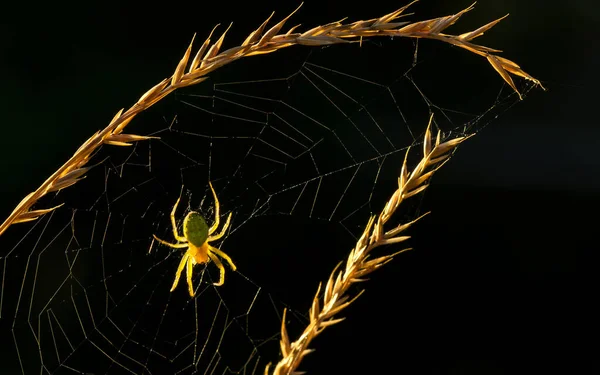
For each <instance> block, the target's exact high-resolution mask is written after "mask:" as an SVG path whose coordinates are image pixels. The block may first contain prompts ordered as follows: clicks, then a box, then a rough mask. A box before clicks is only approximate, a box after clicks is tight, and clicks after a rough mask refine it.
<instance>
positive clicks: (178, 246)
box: [152, 234, 189, 249]
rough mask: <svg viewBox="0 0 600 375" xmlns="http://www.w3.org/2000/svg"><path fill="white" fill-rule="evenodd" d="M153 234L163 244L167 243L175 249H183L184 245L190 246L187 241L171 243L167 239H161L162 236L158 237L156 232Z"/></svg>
mask: <svg viewBox="0 0 600 375" xmlns="http://www.w3.org/2000/svg"><path fill="white" fill-rule="evenodd" d="M152 236H153V237H154V239H155V240H157V241H158V242H160V243H161V244H163V245H167V246H169V247H172V248H175V249H183V248H184V247H188V246H189V245H188V244H187V243H170V242H167V241H165V240H161V239H160V238H158V237H156V234H153V235H152Z"/></svg>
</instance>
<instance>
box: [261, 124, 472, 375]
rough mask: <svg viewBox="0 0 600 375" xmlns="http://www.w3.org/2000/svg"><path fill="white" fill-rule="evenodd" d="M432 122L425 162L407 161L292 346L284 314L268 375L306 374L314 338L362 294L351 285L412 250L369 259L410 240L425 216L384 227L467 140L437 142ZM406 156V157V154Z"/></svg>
mask: <svg viewBox="0 0 600 375" xmlns="http://www.w3.org/2000/svg"><path fill="white" fill-rule="evenodd" d="M432 118H433V115H432V116H431V117H430V119H429V125H428V127H427V131H426V133H425V139H424V142H423V158H422V159H421V161H420V162H419V163H418V164H417V166H416V167H415V168H414V169H413V171H412V172H409V171H408V167H407V164H406V157H405V159H404V163H403V164H402V169H401V172H400V177H399V178H398V188H397V189H396V191H394V193H393V194H392V196H391V197H390V199H389V200H388V202H387V203H386V205H385V207H384V208H383V210H382V211H381V213H379V215H376V216H371V218H370V219H369V221H368V222H367V225H366V227H365V230H364V232H363V234H362V235H361V237H360V238H359V239H358V241H357V242H356V246H355V247H354V249H352V251H350V254H349V255H348V258H347V259H346V262H345V265H344V264H343V262H342V263H340V264H338V265H337V266H336V267H335V268H334V269H333V271H332V272H331V275H330V276H329V279H328V280H327V283H326V285H325V289H324V290H323V293H321V290H322V285H319V287H318V289H317V293H316V294H315V297H314V299H313V302H312V307H311V308H310V310H309V317H310V322H309V324H308V325H307V326H306V328H305V329H304V331H303V332H302V334H301V335H300V337H298V339H296V340H295V341H294V342H290V338H289V336H288V334H287V329H286V319H285V316H286V314H285V311H284V313H283V320H282V322H281V340H280V348H281V356H282V358H281V360H280V361H279V363H277V365H276V366H275V368H274V370H273V372H270V367H271V366H270V364H269V365H268V366H267V367H266V368H265V375H269V374H273V375H293V374H301V373H302V372H296V369H297V368H298V366H299V365H300V363H301V361H302V359H303V358H304V356H306V355H307V354H309V353H311V352H313V349H310V348H309V346H310V343H311V342H312V340H313V339H314V338H315V337H317V336H318V335H319V334H320V333H321V332H323V330H324V329H325V328H327V327H329V326H332V325H334V324H337V323H339V322H341V321H342V320H344V318H339V317H338V316H339V314H340V312H342V310H344V309H345V308H346V307H348V305H350V304H351V303H352V302H354V301H355V300H356V299H357V298H358V297H359V296H360V295H361V294H362V291H361V292H359V293H357V294H356V295H354V296H352V295H350V294H349V293H348V292H349V289H350V287H351V286H352V285H354V284H356V283H360V282H363V281H365V276H367V275H368V274H370V273H371V272H373V271H375V270H376V269H378V268H380V267H381V266H383V265H384V264H386V263H388V262H389V261H391V260H392V259H393V257H394V256H395V255H397V254H400V253H402V252H404V251H407V250H410V248H405V249H402V250H400V251H398V252H396V253H394V254H390V255H383V256H379V257H376V258H373V257H372V256H371V255H372V254H371V251H372V250H373V249H375V248H377V247H379V246H382V245H391V244H396V243H401V242H404V241H406V240H408V239H409V238H410V237H409V236H404V235H402V234H403V233H404V232H405V231H406V229H408V228H409V227H410V226H411V225H412V224H414V223H415V222H417V221H418V220H419V219H421V218H422V217H423V216H425V215H426V214H425V215H422V216H420V217H419V218H417V219H415V220H413V221H411V222H409V223H404V224H400V225H398V226H396V227H395V228H393V229H389V230H386V228H384V227H385V225H386V223H387V222H388V221H389V220H390V218H391V217H392V216H393V214H394V212H396V210H397V209H398V207H399V206H400V205H401V204H402V202H404V200H405V199H407V198H410V197H412V196H414V195H417V194H419V193H421V192H422V191H424V190H425V189H426V188H427V186H428V185H429V181H430V179H431V176H432V175H433V173H435V172H436V171H437V170H438V169H439V168H440V167H441V166H442V165H443V164H444V163H446V162H447V161H448V160H449V158H450V156H451V155H452V153H453V152H454V150H455V149H456V147H457V146H458V145H459V144H460V143H461V142H463V141H464V140H465V139H467V138H468V137H458V138H453V139H450V140H447V141H445V142H443V143H442V142H441V140H440V138H441V135H440V132H438V133H437V137H436V138H435V142H434V141H433V140H432V136H431V120H432ZM406 156H408V151H407V152H406ZM340 268H341V269H340Z"/></svg>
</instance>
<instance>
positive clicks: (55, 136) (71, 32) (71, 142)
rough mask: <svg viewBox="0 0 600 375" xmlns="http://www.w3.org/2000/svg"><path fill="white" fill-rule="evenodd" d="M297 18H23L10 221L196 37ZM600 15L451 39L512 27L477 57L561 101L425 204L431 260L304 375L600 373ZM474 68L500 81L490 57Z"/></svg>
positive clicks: (100, 9)
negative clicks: (514, 68)
mask: <svg viewBox="0 0 600 375" xmlns="http://www.w3.org/2000/svg"><path fill="white" fill-rule="evenodd" d="M402 5H404V4H403V3H402V2H391V1H380V2H368V3H362V4H361V3H359V2H355V3H352V2H345V1H312V0H311V1H307V2H306V3H305V5H304V7H303V8H302V10H301V11H300V12H299V13H298V14H297V15H296V16H295V17H296V20H298V22H302V23H303V24H304V25H306V27H310V26H312V25H317V24H321V23H325V22H329V21H332V20H334V19H340V18H342V17H345V16H348V17H349V18H350V20H355V19H364V18H371V17H376V16H378V15H380V14H383V13H386V12H389V11H391V10H393V9H395V8H397V7H400V6H402ZM468 5H470V3H469V2H468V1H453V2H443V1H433V0H423V1H421V2H420V3H418V4H416V5H415V6H414V7H413V8H412V10H413V11H414V12H415V13H416V15H415V16H414V17H413V18H411V19H426V18H430V17H435V16H440V15H446V14H451V13H455V12H457V11H458V10H460V9H462V8H464V7H466V6H468ZM296 6H297V4H296V3H290V2H285V3H284V2H274V1H271V2H262V3H257V2H247V3H244V4H237V3H231V2H227V1H221V2H215V3H213V4H207V3H206V2H199V1H196V2H162V3H157V4H152V3H149V2H144V3H141V2H139V3H133V2H122V3H110V2H81V3H78V4H72V3H64V4H61V3H55V2H47V3H35V2H34V3H26V2H23V3H19V4H11V5H9V6H8V7H7V8H5V9H4V10H3V13H4V14H3V15H2V18H3V20H2V22H1V23H0V27H1V29H0V38H1V40H0V48H1V49H0V63H1V65H0V71H1V72H2V77H3V84H2V86H3V94H2V102H1V104H0V105H1V106H2V114H3V115H2V117H1V120H0V121H1V127H2V137H1V139H0V160H2V170H3V172H4V173H3V176H4V177H3V178H2V184H1V185H2V187H1V189H2V191H3V193H4V194H3V199H2V202H1V203H0V216H3V217H5V216H7V215H8V214H9V213H10V211H11V210H12V209H13V208H14V206H15V205H16V204H17V203H18V202H19V201H20V199H22V197H23V196H25V195H26V194H27V193H28V192H30V191H32V190H34V189H35V188H36V187H37V186H39V184H40V183H41V182H42V181H43V179H45V178H46V176H48V175H50V174H51V173H52V172H53V171H54V170H55V169H56V168H57V167H58V166H59V165H61V164H62V163H63V162H64V161H65V160H66V159H67V158H68V157H69V156H70V155H71V154H72V153H73V152H74V150H76V149H77V147H79V145H80V144H81V143H82V142H83V141H84V140H85V139H87V138H88V137H89V136H90V135H91V134H92V133H93V132H94V131H96V130H98V129H101V128H103V127H104V126H105V125H106V124H107V123H108V121H109V120H110V119H111V118H112V116H113V115H114V113H115V112H116V110H118V109H120V108H122V107H123V106H127V105H129V104H131V103H133V102H134V100H135V99H136V98H137V97H139V95H141V94H142V93H143V92H144V91H146V90H147V88H149V87H151V86H152V85H154V84H155V83H156V82H158V81H159V80H160V79H162V78H163V77H164V76H167V75H168V74H170V72H171V71H172V69H173V67H174V66H176V64H177V62H178V61H179V58H180V56H181V54H182V52H183V51H184V50H185V48H186V47H187V44H188V43H189V40H190V38H191V35H193V33H194V32H197V33H198V35H199V36H201V35H206V34H208V32H209V31H210V30H211V29H212V27H213V25H214V24H215V23H217V22H221V23H222V24H228V23H229V22H230V21H234V28H233V29H232V30H231V32H230V33H229V34H228V38H229V40H230V41H236V42H237V41H240V40H241V39H242V38H243V37H245V35H246V33H247V32H248V31H249V30H251V29H253V28H255V27H256V26H257V25H258V24H259V23H260V22H262V21H263V19H265V18H266V17H267V16H268V15H269V14H270V12H271V11H272V10H276V11H277V14H278V15H284V14H287V13H288V12H289V11H291V10H293V8H295V7H296ZM598 10H600V9H599V8H598V5H597V4H596V2H592V1H583V0H579V1H570V2H563V3H560V4H559V3H551V2H547V1H541V0H539V1H538V0H535V1H516V0H514V1H493V0H488V1H480V2H478V3H477V5H476V8H475V10H474V11H472V12H470V13H469V14H467V15H465V16H464V17H463V19H462V20H461V21H460V22H459V24H458V25H456V26H455V29H454V28H453V29H450V30H449V32H450V31H453V32H454V30H458V31H456V32H457V33H460V32H463V31H469V30H472V29H473V28H475V27H478V26H480V25H482V24H484V23H487V22H489V21H491V20H493V19H496V18H498V17H501V16H503V15H505V14H506V13H510V17H509V18H507V19H506V20H504V21H502V22H501V23H500V24H499V25H497V26H496V27H495V28H494V29H493V30H491V31H490V32H488V33H486V35H485V36H483V37H481V38H480V39H478V40H477V42H479V43H481V44H484V45H488V46H492V47H495V48H499V49H502V50H504V53H503V54H502V56H504V57H507V58H509V59H511V60H513V61H516V62H517V63H518V64H519V65H520V66H521V67H522V68H523V69H524V70H525V71H527V72H528V73H530V74H532V75H533V76H535V77H537V78H539V79H540V80H541V81H542V82H543V84H544V86H546V87H547V88H548V91H546V92H543V91H541V90H534V91H533V92H532V93H530V94H529V97H528V98H526V100H525V101H524V102H523V103H520V104H519V105H517V106H515V107H514V108H512V109H511V110H510V111H509V112H508V113H506V114H504V115H503V116H502V117H500V118H499V119H498V120H497V121H495V122H494V123H493V124H491V126H488V127H486V128H485V129H484V131H482V132H481V133H480V134H478V135H477V136H476V137H475V138H473V139H471V140H470V141H469V142H468V143H466V144H465V145H464V146H462V147H461V148H460V149H459V152H458V153H457V154H456V156H455V157H454V158H453V160H452V161H451V162H450V163H449V164H448V165H446V166H445V167H444V168H443V169H442V170H441V171H440V173H439V174H438V175H437V176H436V178H434V181H433V184H432V186H431V188H430V189H429V191H428V192H427V194H426V196H425V200H424V201H423V203H422V207H421V209H422V210H432V211H433V213H432V214H431V215H430V216H429V217H427V218H426V219H424V220H423V221H422V222H421V223H420V224H419V225H418V226H417V227H416V228H415V229H414V231H413V235H414V237H415V240H414V241H415V243H414V244H413V245H414V246H415V247H416V249H417V251H414V252H411V253H409V254H405V255H402V256H400V257H398V259H397V260H396V261H395V262H394V263H392V265H390V266H388V267H387V268H386V269H383V270H382V271H380V272H377V273H376V274H374V276H373V280H372V281H370V282H369V284H368V286H367V293H366V294H365V295H364V296H363V297H361V299H360V300H359V301H358V302H357V303H356V304H355V305H354V306H352V307H350V308H349V309H348V310H347V311H346V313H345V315H346V316H347V317H348V318H347V321H346V322H344V323H342V324H341V325H339V326H338V327H336V328H332V329H330V330H329V331H326V332H325V333H324V334H323V336H322V337H320V338H319V339H318V341H317V342H316V344H315V346H316V348H317V350H318V351H317V352H316V353H314V354H312V355H311V356H310V357H309V358H308V359H307V361H306V364H305V367H304V369H306V370H309V371H310V372H311V373H315V374H317V373H352V374H354V373H355V374H359V373H381V372H386V373H401V372H405V373H423V374H476V373H477V374H479V373H486V374H505V373H506V374H508V373H511V374H512V373H518V372H529V373H541V372H542V371H546V370H562V371H563V372H566V373H594V372H596V373H597V372H598V371H599V370H600V368H599V366H600V365H599V363H598V358H597V357H598V355H597V352H598V347H597V337H598V333H600V331H599V329H598V328H599V327H598V323H597V319H598V318H597V317H598V313H599V312H600V311H599V310H598V308H597V307H596V303H595V302H596V300H597V285H598V281H599V277H598V271H597V267H598V260H599V257H598V255H597V254H598V253H597V251H598V245H597V239H596V236H595V234H596V229H597V219H596V217H597V212H598V209H599V208H600V204H599V203H600V195H599V194H598V191H599V190H598V189H599V188H600V179H599V178H598V166H599V164H600V158H598V156H597V145H598V141H597V139H598V135H599V134H598V130H597V124H598V120H597V118H598V114H597V110H596V108H597V103H596V98H597V95H596V89H597V86H596V83H597V70H596V66H598V63H599V61H598V60H599V57H600V54H599V53H598V47H597V37H598V33H597V31H596V30H595V24H594V22H595V18H594V17H595V15H596V14H597V12H598ZM431 43H435V42H431ZM467 54H468V53H466V52H464V53H462V55H467ZM461 59H462V57H461ZM459 61H469V64H473V65H481V66H485V64H487V63H486V62H485V61H483V60H481V59H478V58H477V57H475V56H467V57H466V58H464V59H462V60H459ZM448 64H453V63H452V62H451V61H450V62H448ZM455 64H456V72H457V73H456V74H464V75H466V76H467V75H468V71H469V69H470V68H469V67H465V66H459V63H455ZM479 71H482V70H478V72H479ZM485 74H487V75H485V76H484V77H483V78H481V79H488V80H494V79H497V80H499V78H498V77H497V76H495V73H494V72H493V70H492V69H491V68H489V67H488V70H487V71H486V73H485ZM456 90H457V95H456V97H457V98H459V97H465V95H467V94H468V93H467V92H466V90H468V85H464V86H457V87H456ZM461 90H464V91H461ZM454 107H455V108H459V107H460V103H456V105H455V106H454ZM23 225H27V224H23ZM0 242H1V241H0ZM277 261H280V260H277ZM274 262H275V261H274ZM328 269H330V264H325V265H319V266H318V267H315V272H318V271H319V270H321V271H322V275H323V277H326V274H327V271H326V270H328ZM390 300H392V301H395V303H390V302H389V301H390ZM382 301H385V302H382ZM2 334H3V335H4V334H5V333H4V332H3V333H2ZM1 366H2V365H0V367H1ZM594 366H595V367H594ZM594 370H595V371H594Z"/></svg>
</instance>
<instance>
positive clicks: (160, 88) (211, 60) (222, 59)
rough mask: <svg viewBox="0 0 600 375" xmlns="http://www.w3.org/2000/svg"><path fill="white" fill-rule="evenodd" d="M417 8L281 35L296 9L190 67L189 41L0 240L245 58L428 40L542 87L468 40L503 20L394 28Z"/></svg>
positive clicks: (13, 217)
mask: <svg viewBox="0 0 600 375" xmlns="http://www.w3.org/2000/svg"><path fill="white" fill-rule="evenodd" d="M415 2H416V1H413V2H411V3H410V4H408V5H406V6H404V7H402V8H400V9H398V10H396V11H394V12H392V13H389V14H386V15H384V16H382V17H379V18H373V19H370V20H363V21H356V22H352V23H346V24H344V23H342V21H343V20H341V21H336V22H331V23H328V24H325V25H321V26H317V27H314V28H312V29H310V30H308V31H305V32H302V33H300V32H296V28H297V26H294V27H292V28H291V29H289V30H288V31H287V32H285V33H280V31H281V29H282V28H283V26H284V24H285V23H286V22H287V21H288V19H289V18H290V17H291V16H292V15H293V14H294V13H295V12H296V11H297V10H298V9H299V8H300V7H298V8H297V9H296V10H294V12H292V13H291V14H290V15H288V16H287V17H285V18H284V19H283V20H281V21H279V22H278V23H277V24H275V25H274V26H272V27H271V28H270V29H268V30H266V31H265V29H266V27H267V24H268V22H269V21H270V19H271V17H272V16H273V14H271V16H269V18H268V19H267V20H266V21H265V22H263V23H262V24H261V25H260V26H259V27H258V28H257V29H256V30H254V31H253V32H251V33H250V35H248V37H247V38H246V39H245V40H244V42H243V43H242V44H241V45H239V46H237V47H233V48H229V49H227V50H225V51H222V52H220V51H221V47H222V45H223V41H224V39H225V35H226V33H227V30H229V28H227V29H226V30H225V32H223V34H222V35H221V36H220V37H219V39H217V40H216V41H215V42H212V40H211V38H212V32H211V34H210V35H209V36H208V38H207V39H206V40H205V41H204V43H203V44H202V46H201V47H200V49H199V50H198V51H197V52H196V54H195V55H194V58H193V59H192V61H191V63H190V62H189V60H190V57H191V53H192V45H193V41H194V38H192V43H190V45H189V47H188V48H187V50H186V51H185V54H184V55H183V58H182V59H181V61H180V62H179V64H178V65H177V67H176V69H175V72H174V73H173V75H172V76H171V77H169V78H165V79H164V80H162V81H161V82H159V83H158V84H157V85H155V86H154V87H152V88H151V89H150V90H148V91H147V92H146V93H145V94H143V95H142V96H141V97H140V99H139V100H138V101H137V102H136V103H135V104H134V105H133V106H132V107H131V108H129V109H128V110H127V111H125V112H123V109H121V110H120V111H119V112H117V114H116V115H115V116H114V117H113V119H112V121H111V122H110V123H109V124H108V126H107V127H106V128H104V129H103V130H101V131H98V132H96V134H94V135H93V136H92V137H90V138H89V139H88V140H87V141H85V142H84V144H83V145H81V147H79V149H78V150H77V151H76V152H75V154H74V155H73V156H72V157H71V158H70V159H69V160H68V161H67V162H66V163H65V164H63V165H62V166H61V167H60V168H59V169H58V170H57V171H56V172H54V173H53V174H52V175H51V176H50V177H48V179H46V181H44V183H42V185H41V186H40V187H39V188H38V189H37V190H35V191H34V192H32V193H30V194H28V195H27V196H26V197H25V198H23V200H22V201H21V202H20V203H19V204H18V205H17V207H16V208H15V209H14V210H13V212H12V213H11V214H10V215H9V217H8V218H7V219H6V220H5V221H4V222H3V223H2V225H0V235H2V233H4V231H5V230H6V229H7V228H8V227H9V226H10V225H12V224H15V223H22V222H26V221H31V220H35V219H37V218H39V217H40V216H41V215H43V214H45V213H48V212H50V211H52V210H54V209H56V208H58V207H60V205H59V206H56V207H52V208H47V209H38V210H31V207H32V206H33V205H34V204H35V203H36V202H37V201H38V200H39V199H40V198H42V197H43V196H45V195H46V194H48V193H50V192H53V191H58V190H61V189H64V188H67V187H69V186H71V185H73V184H75V183H77V182H78V181H79V180H80V179H81V178H84V177H85V173H86V172H87V171H88V170H89V168H90V167H86V165H87V163H88V161H89V160H90V158H91V156H92V154H93V152H94V151H95V150H97V149H98V148H99V147H100V146H101V145H103V144H108V145H115V146H130V145H131V144H132V143H133V142H138V141H142V140H147V139H150V138H155V137H146V136H140V135H133V134H124V133H123V130H124V129H125V127H126V126H127V125H128V124H129V123H130V122H131V120H133V118H134V117H135V116H136V115H138V114H139V113H140V112H142V111H144V110H146V109H147V108H149V107H150V106H152V105H154V104H155V103H157V102H158V101H160V100H161V99H162V98H164V97H165V96H167V95H169V94H170V93H172V92H173V91H175V90H177V89H179V88H182V87H187V86H192V85H195V84H198V83H200V82H202V81H204V80H206V79H208V74H209V73H211V72H213V71H214V70H216V69H218V68H220V67H222V66H224V65H227V64H229V63H231V62H233V61H236V60H238V59H241V58H244V57H249V56H254V55H260V54H267V53H271V52H275V51H277V50H279V49H282V48H286V47H290V46H293V45H306V46H326V45H331V44H340V43H351V42H359V43H361V42H362V39H363V38H365V37H380V36H388V37H389V36H395V37H408V38H426V39H436V40H440V41H443V42H446V43H450V44H453V45H455V46H458V47H461V48H464V49H466V50H468V51H471V52H473V53H475V54H478V55H481V56H485V57H486V58H487V59H488V61H489V62H490V64H491V65H492V66H493V67H494V69H496V71H497V72H498V73H499V74H500V76H501V77H502V78H503V79H504V80H505V81H506V82H507V83H508V84H509V85H510V86H511V87H512V88H513V90H515V92H517V93H518V90H517V88H516V86H515V84H514V82H513V80H512V78H511V76H510V74H513V75H517V76H520V77H523V78H525V79H528V80H531V81H533V82H534V83H535V84H537V85H540V86H541V84H540V82H539V81H538V80H536V79H535V78H533V77H532V76H530V75H529V74H527V73H525V72H524V71H523V70H521V68H520V67H519V66H518V65H517V64H515V63H514V62H512V61H510V60H507V59H504V58H502V57H499V56H496V55H493V53H497V52H500V51H498V50H495V49H492V48H488V47H484V46H480V45H477V44H473V43H471V40H473V39H474V38H476V37H478V36H480V35H482V34H483V33H484V32H486V31H487V30H489V29H491V28H492V27H493V26H494V25H495V24H496V23H498V22H499V21H500V20H501V19H502V18H500V19H498V20H496V21H493V22H490V23H488V24H487V25H484V26H482V27H480V28H478V29H476V30H474V31H471V32H468V33H464V34H461V35H450V34H444V33H443V31H444V30H445V29H446V28H447V27H449V26H450V25H452V24H454V23H455V22H456V21H457V20H458V19H459V18H460V17H461V16H462V15H463V14H464V13H466V12H468V11H470V10H472V9H473V5H471V6H470V7H468V8H466V9H464V10H462V11H460V12H458V13H456V14H453V15H450V16H445V17H440V18H434V19H431V20H426V21H420V22H414V23H408V22H393V21H395V20H397V19H398V18H399V17H400V16H401V15H402V13H403V12H404V11H405V10H406V9H407V8H408V7H409V6H410V5H411V4H413V3H415ZM230 27H231V26H230ZM213 32H214V29H213ZM211 43H212V44H211ZM519 95H520V94H519Z"/></svg>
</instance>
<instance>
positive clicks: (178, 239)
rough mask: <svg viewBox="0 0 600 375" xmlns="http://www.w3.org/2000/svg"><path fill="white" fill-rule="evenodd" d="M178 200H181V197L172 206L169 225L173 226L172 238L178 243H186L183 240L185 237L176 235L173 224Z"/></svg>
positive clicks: (175, 225)
mask: <svg viewBox="0 0 600 375" xmlns="http://www.w3.org/2000/svg"><path fill="white" fill-rule="evenodd" d="M180 199H181V197H179V198H177V202H175V205H174V206H173V210H172V211H171V225H172V226H173V236H174V237H175V239H176V240H177V241H179V242H185V241H187V240H186V239H185V237H183V236H180V235H179V234H178V233H177V223H176V222H175V211H177V205H178V204H179V200H180Z"/></svg>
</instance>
